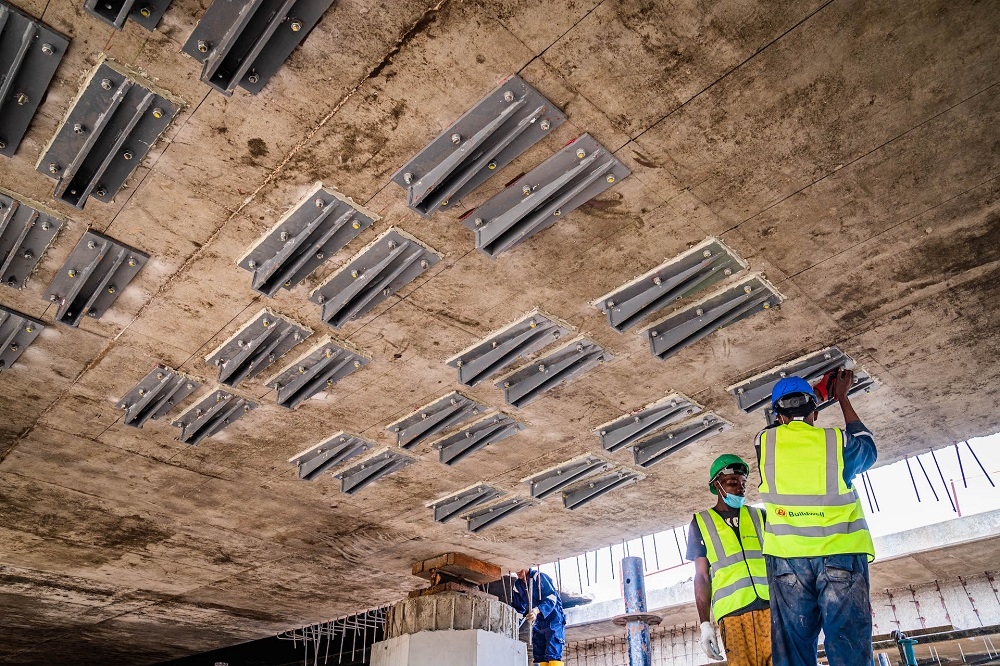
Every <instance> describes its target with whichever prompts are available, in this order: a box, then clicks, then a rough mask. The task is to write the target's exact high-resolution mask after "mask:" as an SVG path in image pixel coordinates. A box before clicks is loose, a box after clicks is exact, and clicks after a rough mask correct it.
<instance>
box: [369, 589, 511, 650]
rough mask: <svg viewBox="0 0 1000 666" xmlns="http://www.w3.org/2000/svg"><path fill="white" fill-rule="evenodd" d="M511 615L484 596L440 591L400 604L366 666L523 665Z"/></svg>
mask: <svg viewBox="0 0 1000 666" xmlns="http://www.w3.org/2000/svg"><path fill="white" fill-rule="evenodd" d="M517 627H518V621H517V614H516V613H515V612H514V609H513V608H511V607H510V606H508V605H507V604H505V603H503V602H501V601H499V600H497V599H492V598H487V597H485V596H483V597H479V596H472V595H466V594H460V593H452V592H445V593H441V594H432V595H428V596H423V597H415V598H413V599H406V600H405V601H401V602H399V603H398V604H396V605H395V606H393V607H392V609H391V610H390V611H389V616H388V617H387V618H386V623H385V631H386V640H384V641H382V642H380V643H376V644H375V645H373V646H372V653H371V655H372V661H371V663H372V666H429V665H431V664H433V665H434V666H525V664H527V663H528V653H527V646H526V645H525V644H524V643H522V642H521V641H519V640H517Z"/></svg>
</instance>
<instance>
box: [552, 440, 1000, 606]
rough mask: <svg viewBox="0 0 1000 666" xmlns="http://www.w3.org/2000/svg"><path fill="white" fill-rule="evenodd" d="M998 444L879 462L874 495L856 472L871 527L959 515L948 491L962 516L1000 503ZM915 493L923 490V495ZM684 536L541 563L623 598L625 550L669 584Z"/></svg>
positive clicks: (589, 591) (573, 588) (570, 581)
mask: <svg viewBox="0 0 1000 666" xmlns="http://www.w3.org/2000/svg"><path fill="white" fill-rule="evenodd" d="M998 444H1000V433H998V434H995V435H990V436H989V437H981V438H979V439H971V440H969V442H968V445H967V444H965V443H961V444H959V445H958V449H959V453H960V454H961V465H962V467H961V468H960V467H959V459H958V457H957V456H956V453H955V447H954V446H947V447H944V448H941V449H936V450H935V451H934V454H933V456H932V455H931V453H930V451H928V452H927V453H924V454H922V455H920V456H919V458H910V459H909V468H910V469H909V471H908V470H907V464H906V462H905V461H900V462H897V463H893V464H891V465H885V466H882V467H875V468H874V469H872V470H871V471H869V472H868V475H867V476H868V480H869V482H870V488H871V489H872V490H873V492H874V497H872V496H871V495H872V493H871V492H867V493H866V491H865V486H864V484H863V483H862V482H861V479H860V478H859V479H857V480H856V485H857V488H858V492H859V494H860V495H861V503H862V504H863V505H864V508H865V514H866V516H867V518H868V526H869V528H870V529H871V531H872V535H873V536H875V537H879V536H882V535H885V534H893V533H895V532H902V531H905V530H909V529H913V528H915V527H922V526H924V525H931V524H933V523H940V522H943V521H946V520H951V519H953V518H957V517H958V516H959V514H958V513H956V511H955V510H953V509H952V504H951V502H949V497H951V500H952V501H954V502H956V506H957V509H958V511H960V512H961V515H962V516H968V515H972V514H976V513H983V512H985V511H991V510H993V509H997V508H1000V446H998ZM970 446H971V448H972V451H974V452H975V455H976V457H978V459H979V463H982V466H983V467H984V468H985V469H986V470H987V471H988V472H989V475H990V477H991V478H992V480H993V482H994V483H995V484H997V486H998V487H993V486H991V485H990V482H989V480H988V479H987V477H986V475H985V474H984V473H983V469H982V468H980V465H979V463H977V462H976V457H974V456H973V454H972V453H971V452H970V448H969V447H970ZM935 457H936V458H937V465H935V460H934V458H935ZM921 463H922V464H923V469H921ZM938 466H940V472H939V471H938ZM962 468H964V472H965V482H963V480H962ZM911 471H912V474H913V478H912V480H911V477H910V473H911ZM925 472H926V474H925ZM942 476H943V478H944V483H942ZM756 481H757V477H756V474H753V475H752V480H751V482H752V483H756ZM914 483H916V489H914ZM966 484H967V487H966ZM935 492H936V493H937V498H936V499H935V496H934V493H935ZM917 494H919V496H920V499H919V501H918V500H917ZM869 498H871V502H869ZM869 504H871V508H869ZM876 504H877V508H876V506H875V505H876ZM686 538H687V524H685V525H683V526H681V527H678V528H676V529H674V530H667V531H665V532H659V533H657V534H654V535H652V536H647V537H644V538H643V539H641V540H640V539H635V540H633V541H630V542H628V543H627V544H625V545H624V546H623V545H622V544H618V545H615V546H611V547H610V548H603V549H601V550H599V551H597V552H593V551H591V552H589V553H586V554H585V555H580V556H578V557H576V558H570V559H566V560H561V561H560V562H559V563H558V564H556V563H553V564H543V565H542V566H541V570H542V571H544V572H545V573H547V574H549V575H550V576H552V578H553V580H555V581H556V584H557V585H559V587H560V589H562V590H565V591H566V592H570V593H574V594H579V593H580V592H581V589H582V591H583V593H584V594H585V595H587V596H590V597H593V599H594V601H604V600H607V599H616V598H621V583H620V580H619V578H620V577H619V575H618V568H619V566H620V563H621V559H622V558H623V557H625V556H626V555H631V556H638V557H642V558H643V561H644V563H645V565H646V572H647V573H646V588H647V589H657V588H662V587H669V586H670V585H673V584H674V583H678V582H680V581H684V580H688V579H690V578H691V577H692V575H693V572H694V565H692V564H691V563H689V562H684V561H683V560H682V556H681V554H680V552H679V551H684V552H686V546H685V540H686ZM626 549H627V550H626ZM612 564H613V565H614V577H613V578H612V569H611V567H612Z"/></svg>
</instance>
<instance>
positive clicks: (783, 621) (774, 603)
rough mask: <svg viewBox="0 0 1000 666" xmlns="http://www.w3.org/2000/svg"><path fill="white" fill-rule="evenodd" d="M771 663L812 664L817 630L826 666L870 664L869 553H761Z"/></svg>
mask: <svg viewBox="0 0 1000 666" xmlns="http://www.w3.org/2000/svg"><path fill="white" fill-rule="evenodd" d="M765 560H766V561H767V580H768V585H769V588H770V592H771V659H772V661H773V663H774V666H816V652H817V643H818V641H819V632H820V629H822V630H823V634H824V636H825V638H824V643H823V647H824V649H825V650H826V657H827V659H828V660H829V662H830V666H871V665H872V607H871V597H870V595H869V579H868V556H867V555H831V556H828V557H793V558H789V559H784V558H781V557H772V556H770V555H768V556H765Z"/></svg>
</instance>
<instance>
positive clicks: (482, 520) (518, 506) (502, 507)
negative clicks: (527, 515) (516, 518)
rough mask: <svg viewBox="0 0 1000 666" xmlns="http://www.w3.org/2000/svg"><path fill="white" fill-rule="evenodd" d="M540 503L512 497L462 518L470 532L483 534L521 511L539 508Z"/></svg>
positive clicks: (483, 507)
mask: <svg viewBox="0 0 1000 666" xmlns="http://www.w3.org/2000/svg"><path fill="white" fill-rule="evenodd" d="M537 505H538V502H536V501H534V500H530V499H528V498H527V497H510V498H507V499H501V500H500V501H498V502H494V503H493V504H487V505H485V506H481V507H478V508H476V509H474V510H473V511H470V512H469V513H467V514H465V515H464V516H462V517H463V518H464V519H465V523H466V527H467V528H468V530H469V531H470V532H481V531H483V530H485V529H486V528H487V527H490V526H491V525H495V524H496V523H498V522H500V521H501V520H503V519H505V518H509V517H511V516H513V515H514V514H515V513H517V512H519V511H523V510H524V509H528V508H530V507H533V506H537Z"/></svg>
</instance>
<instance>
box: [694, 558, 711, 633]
mask: <svg viewBox="0 0 1000 666" xmlns="http://www.w3.org/2000/svg"><path fill="white" fill-rule="evenodd" d="M694 604H695V606H697V608H698V623H699V624H701V623H702V622H708V621H709V620H710V619H711V608H712V577H711V574H710V573H709V570H708V558H707V557H699V558H696V559H695V561H694Z"/></svg>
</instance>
